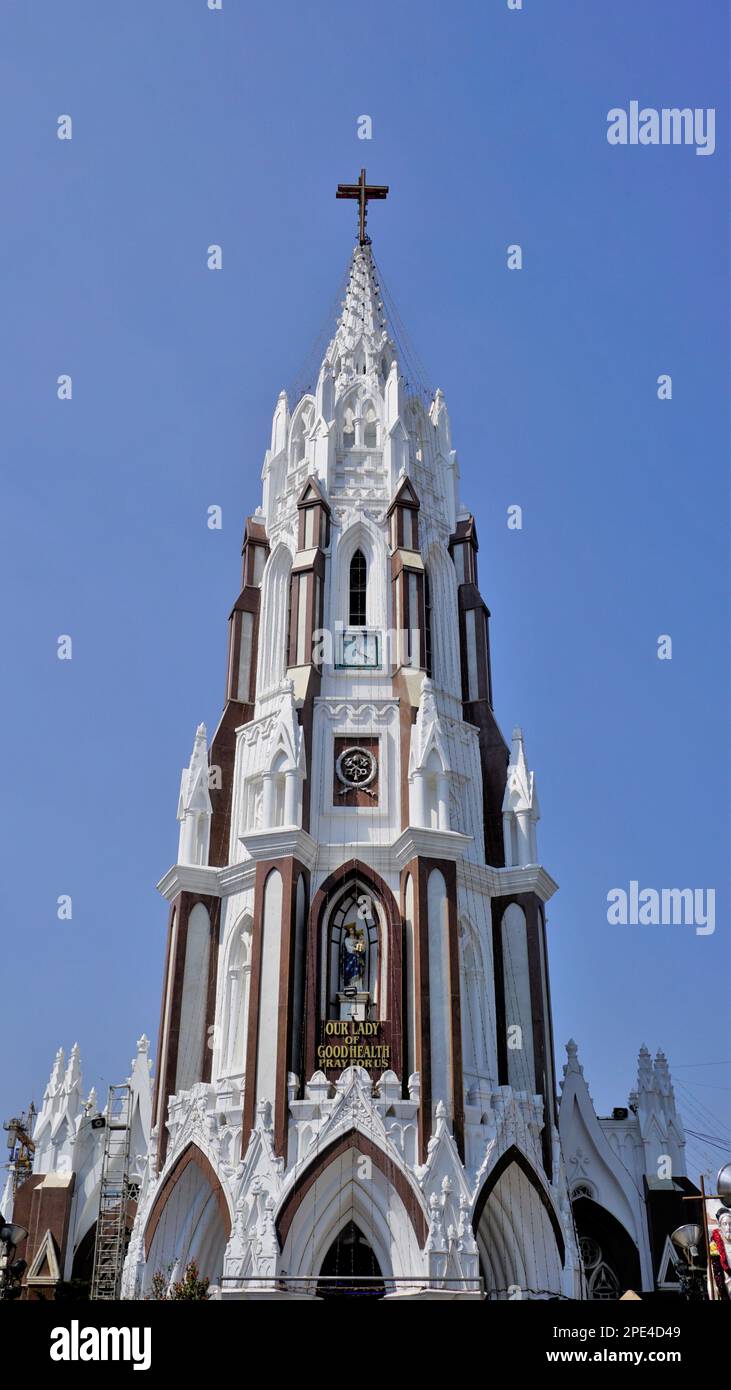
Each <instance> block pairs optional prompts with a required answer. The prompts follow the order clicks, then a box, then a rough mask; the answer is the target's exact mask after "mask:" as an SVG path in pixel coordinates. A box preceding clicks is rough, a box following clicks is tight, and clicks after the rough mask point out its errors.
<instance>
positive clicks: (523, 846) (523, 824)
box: [515, 811, 532, 864]
mask: <svg viewBox="0 0 731 1390" xmlns="http://www.w3.org/2000/svg"><path fill="white" fill-rule="evenodd" d="M515 821H516V825H517V829H518V863H519V864H530V863H532V859H531V835H530V811H517V812H516V815H515Z"/></svg>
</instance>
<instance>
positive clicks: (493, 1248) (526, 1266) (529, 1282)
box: [472, 1144, 566, 1299]
mask: <svg viewBox="0 0 731 1390" xmlns="http://www.w3.org/2000/svg"><path fill="white" fill-rule="evenodd" d="M472 1224H473V1229H474V1232H475V1239H476V1241H477V1245H478V1248H479V1252H480V1266H481V1269H482V1275H483V1278H484V1281H485V1288H486V1291H487V1296H488V1298H493V1299H509V1298H512V1297H514V1293H513V1291H514V1290H515V1289H520V1290H521V1291H522V1294H523V1296H527V1297H530V1298H547V1297H554V1296H556V1295H558V1294H560V1292H561V1288H562V1270H563V1267H564V1265H565V1261H566V1246H565V1242H564V1238H563V1232H562V1230H561V1224H560V1222H559V1219H558V1214H557V1212H556V1209H555V1207H554V1204H553V1201H552V1199H551V1196H550V1194H549V1192H548V1191H547V1189H546V1187H545V1186H544V1185H543V1183H542V1181H541V1178H540V1174H539V1173H538V1171H537V1170H536V1169H535V1168H534V1167H533V1165H532V1164H531V1163H530V1161H529V1160H528V1159H527V1158H526V1156H525V1154H524V1153H523V1152H522V1150H521V1149H519V1148H518V1147H517V1145H515V1144H513V1145H511V1146H510V1148H508V1149H506V1150H505V1152H504V1153H503V1154H501V1156H500V1158H499V1159H498V1161H497V1163H496V1164H495V1165H494V1167H493V1168H492V1169H491V1170H490V1173H489V1174H488V1176H487V1178H486V1179H485V1182H484V1183H483V1186H482V1188H481V1189H480V1193H479V1195H478V1198H477V1201H476V1203H475V1209H474V1215H473V1221H472Z"/></svg>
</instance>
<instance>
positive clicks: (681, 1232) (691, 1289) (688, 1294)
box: [670, 1223, 708, 1303]
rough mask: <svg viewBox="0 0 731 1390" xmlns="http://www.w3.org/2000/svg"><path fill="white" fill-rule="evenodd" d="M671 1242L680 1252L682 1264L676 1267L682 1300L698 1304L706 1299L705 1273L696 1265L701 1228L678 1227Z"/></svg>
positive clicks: (693, 1225) (700, 1240) (700, 1242)
mask: <svg viewBox="0 0 731 1390" xmlns="http://www.w3.org/2000/svg"><path fill="white" fill-rule="evenodd" d="M670 1239H671V1241H672V1242H673V1245H674V1246H675V1249H676V1250H678V1251H679V1252H680V1255H681V1257H682V1260H683V1263H682V1264H678V1265H676V1269H677V1272H678V1279H679V1281H680V1288H681V1292H682V1296H683V1298H687V1299H688V1300H689V1302H691V1303H700V1302H703V1301H704V1300H705V1299H706V1298H707V1296H708V1295H707V1293H706V1272H705V1269H704V1268H703V1265H700V1264H696V1263H695V1259H696V1258H697V1256H698V1247H699V1246H700V1245H702V1243H703V1228H702V1226H697V1225H695V1224H694V1223H692V1224H689V1225H687V1226H678V1228H677V1230H675V1231H673V1233H672V1235H671V1237H670Z"/></svg>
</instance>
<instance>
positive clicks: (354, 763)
mask: <svg viewBox="0 0 731 1390" xmlns="http://www.w3.org/2000/svg"><path fill="white" fill-rule="evenodd" d="M335 771H336V773H337V776H338V780H339V781H340V782H342V783H343V784H344V786H346V787H352V788H354V789H357V788H358V787H367V786H368V784H369V782H372V781H373V778H374V777H375V775H376V772H377V771H378V763H377V762H376V760H375V758H374V756H373V754H372V753H371V751H370V749H369V748H344V749H343V751H342V753H341V754H340V757H339V758H338V760H337V762H336V764H335Z"/></svg>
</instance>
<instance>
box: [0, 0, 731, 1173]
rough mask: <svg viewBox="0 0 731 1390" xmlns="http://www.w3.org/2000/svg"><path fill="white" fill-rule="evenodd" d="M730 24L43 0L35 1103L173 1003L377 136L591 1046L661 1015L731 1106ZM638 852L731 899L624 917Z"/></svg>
mask: <svg viewBox="0 0 731 1390" xmlns="http://www.w3.org/2000/svg"><path fill="white" fill-rule="evenodd" d="M727 29H728V15H727V7H726V4H725V3H724V0H706V2H705V3H704V4H703V5H702V6H699V5H698V4H697V3H692V2H691V0H685V3H682V2H681V0H675V3H674V4H673V6H672V15H670V13H669V10H668V6H667V4H666V3H663V0H644V3H643V4H642V5H637V3H636V0H615V3H614V4H612V5H601V6H600V5H597V4H592V5H588V4H586V3H585V0H583V3H582V0H551V3H550V4H549V3H547V0H542V3H541V2H539V0H525V4H524V9H523V10H522V11H519V12H515V11H511V10H509V9H508V7H507V5H506V4H505V3H503V0H481V3H472V0H469V3H456V4H454V5H451V6H449V7H447V6H445V5H443V4H437V3H433V0H421V3H419V4H418V5H417V4H415V3H414V2H413V0H409V3H404V4H402V5H397V6H394V5H389V4H384V3H380V2H379V0H376V3H372V4H371V5H369V6H368V7H367V9H366V10H364V9H363V7H362V6H355V5H347V6H337V7H336V6H332V5H326V4H324V3H322V4H312V3H310V4H306V3H297V4H295V3H290V2H289V0H288V2H287V3H282V0H278V3H273V4H271V5H267V6H263V5H262V6H252V5H245V4H243V3H238V2H237V0H224V6H223V10H222V11H221V12H220V13H218V12H211V11H209V10H208V9H207V6H206V3H205V0H155V4H154V5H149V4H147V3H143V2H142V0H134V2H133V3H128V4H126V5H124V6H113V7H109V6H92V5H89V4H82V3H80V2H79V0H67V2H66V3H64V4H61V5H59V4H57V3H55V0H54V3H50V0H43V2H42V3H40V2H39V3H35V4H34V5H32V6H30V5H27V4H24V3H20V0H17V2H16V3H12V0H10V2H9V3H6V5H5V6H4V7H3V13H2V17H1V18H0V55H1V56H0V65H1V75H2V82H1V83H0V93H1V95H0V103H1V107H2V125H3V130H4V132H5V139H4V151H3V155H4V158H3V166H4V167H3V184H4V195H5V196H4V205H5V215H4V218H3V225H2V230H1V231H0V236H1V237H2V251H3V255H2V262H3V266H4V271H5V284H4V307H5V312H4V332H3V335H2V348H1V349H0V350H1V351H2V358H3V361H2V372H1V383H2V395H3V400H2V421H3V435H4V439H3V455H4V459H5V468H4V486H3V503H4V505H3V543H2V564H3V570H4V574H3V594H4V597H5V604H4V614H3V636H4V641H3V646H4V656H5V662H4V667H5V676H4V680H3V687H2V708H3V715H4V718H3V730H4V758H3V762H4V788H5V793H4V796H3V797H2V817H3V829H2V843H3V848H4V862H5V868H4V872H3V875H2V881H1V887H0V891H1V893H2V924H3V934H4V944H3V964H4V972H3V973H4V977H5V981H6V991H7V995H8V1000H9V1002H8V1003H6V1007H5V1037H6V1046H5V1048H4V1057H5V1062H4V1066H3V1068H2V1084H1V1087H0V1105H1V1108H2V1117H3V1118H4V1117H6V1116H7V1115H8V1114H9V1113H13V1112H14V1111H17V1110H18V1109H19V1108H20V1107H21V1106H24V1105H25V1104H26V1103H27V1101H28V1100H29V1099H30V1098H31V1096H33V1097H34V1098H35V1100H36V1103H38V1102H39V1101H40V1097H41V1094H42V1090H43V1086H44V1084H45V1081H46V1078H47V1076H48V1072H49V1069H50V1065H51V1061H52V1057H53V1053H54V1051H55V1049H56V1047H57V1046H58V1045H59V1043H63V1044H64V1045H65V1046H66V1047H67V1048H68V1047H69V1046H70V1044H71V1043H72V1042H73V1041H74V1040H75V1039H78V1041H79V1043H80V1045H81V1049H82V1060H83V1062H84V1072H85V1080H86V1081H87V1084H90V1083H91V1082H92V1081H95V1082H96V1083H97V1084H98V1085H99V1086H100V1087H103V1086H105V1085H106V1084H107V1083H108V1082H109V1081H117V1080H119V1079H120V1078H121V1077H122V1076H123V1075H124V1074H125V1073H126V1070H127V1065H128V1061H129V1058H130V1057H131V1055H132V1052H133V1047H134V1041H135V1039H136V1037H137V1036H138V1035H139V1033H141V1032H142V1031H143V1030H145V1031H147V1032H148V1034H152V1035H153V1037H154V1035H155V1034H156V1029H157V1022H158V1009H159V997H160V985H161V971H162V958H163V949H164V938H165V925H166V909H165V905H164V904H163V902H162V900H161V899H159V897H158V896H157V895H156V893H155V890H154V884H155V882H156V881H157V880H158V879H159V877H160V876H161V875H162V873H163V872H164V871H165V870H166V869H167V868H168V866H169V865H170V863H171V862H172V860H173V858H174V855H175V852H176V847H177V826H176V822H175V809H176V798H177V789H178V781H179V774H180V768H181V767H182V766H183V764H184V763H185V762H186V761H187V758H188V755H189V752H190V748H191V746H192V739H193V733H194V730H195V726H196V724H197V722H198V721H199V720H200V719H204V720H205V721H206V722H207V724H208V725H209V727H212V726H215V722H216V720H217V717H218V713H219V709H220V702H221V699H222V695H223V684H224V667H225V649H226V617H227V613H228V609H229V607H230V603H231V601H232V599H233V598H234V597H235V595H236V592H237V584H238V578H239V551H240V539H241V528H242V522H243V518H244V516H245V515H246V514H247V513H248V512H251V511H252V510H253V509H254V507H255V506H256V505H257V503H258V501H259V497H260V482H259V473H260V467H261V462H262V457H263V452H264V448H265V447H266V445H267V443H268V439H269V429H270V418H271V411H272V408H273V405H274V402H275V400H276V396H277V393H278V391H279V390H280V388H281V387H282V386H283V385H286V384H287V383H289V382H290V381H291V380H292V379H293V378H295V377H296V376H297V373H298V370H299V367H300V364H301V362H302V361H303V359H305V358H306V357H307V354H308V351H309V349H310V347H311V344H312V342H313V340H314V339H315V337H316V335H317V334H318V332H319V331H320V329H321V327H322V324H323V320H324V319H325V317H326V314H327V311H328V309H329V307H330V305H331V304H332V301H333V297H334V295H335V293H336V291H337V287H338V283H339V281H340V278H341V275H342V272H343V269H344V267H345V264H346V262H347V259H348V256H349V253H350V249H351V246H352V240H353V235H352V234H353V210H352V207H351V206H349V205H343V204H338V203H336V202H335V198H334V191H335V185H336V183H337V182H338V181H339V180H350V179H354V178H355V177H357V173H358V170H359V168H360V166H361V164H363V163H365V165H366V167H367V169H368V173H369V176H370V177H372V178H373V179H375V180H376V181H378V182H387V183H389V184H390V186H391V190H392V192H391V195H390V197H389V200H388V202H387V203H386V204H385V205H384V204H381V205H375V206H374V207H373V209H372V211H371V215H370V224H369V225H370V231H371V233H372V235H373V240H374V250H375V254H376V257H377V260H378V262H379V264H380V266H381V268H382V270H383V274H384V276H385V280H386V283H387V285H388V287H389V289H390V291H391V293H392V294H393V295H394V298H395V300H396V302H397V304H398V307H399V310H400V314H401V317H402V319H403V320H404V322H405V324H406V325H407V329H408V333H409V337H410V339H411V341H412V342H413V343H414V344H415V345H416V348H417V349H418V352H419V354H420V356H421V358H422V359H423V361H424V362H425V364H426V367H427V370H428V373H429V377H430V380H431V382H432V383H433V384H435V385H440V386H441V387H442V389H443V390H444V391H445V393H446V397H447V401H448V404H449V408H450V414H451V418H452V424H453V433H454V437H455V442H456V444H457V447H458V450H459V455H460V461H461V469H462V479H463V495H464V498H465V501H466V502H467V503H468V505H469V506H470V507H471V509H472V510H473V511H474V513H475V515H476V518H477V524H478V531H479V536H480V543H481V548H480V583H481V588H482V591H483V594H484V596H485V598H486V601H487V602H488V604H489V606H490V608H491V610H492V614H493V620H492V641H493V671H494V683H495V699H496V713H497V716H498V719H499V721H500V723H501V726H502V728H503V730H504V731H505V732H506V733H507V734H509V732H510V729H511V727H512V725H513V724H514V723H516V722H520V723H521V724H522V725H523V727H524V730H525V735H526V744H527V751H528V756H529V760H530V762H531V764H532V766H534V767H535V769H536V772H537V777H538V787H539V793H540V798H541V805H542V812H543V820H542V821H541V824H540V827H539V834H540V841H539V843H540V851H541V857H542V859H543V862H544V863H545V864H546V866H547V868H548V869H549V870H550V872H551V873H552V874H553V875H554V876H555V878H556V879H557V880H558V881H559V883H560V885H561V891H560V893H559V894H558V895H557V896H556V898H555V899H554V901H553V903H552V904H551V906H550V915H549V935H550V966H551V980H552V990H553V1000H554V1013H555V1026H556V1042H557V1049H558V1054H559V1055H558V1065H559V1073H560V1068H561V1064H562V1061H563V1043H564V1042H565V1041H566V1040H567V1039H568V1038H569V1037H570V1036H571V1035H573V1036H574V1037H576V1039H577V1040H578V1042H579V1046H580V1056H581V1058H582V1060H583V1063H584V1067H585V1072H586V1075H587V1078H588V1080H589V1083H590V1088H591V1091H592V1094H593V1096H594V1099H595V1101H596V1103H597V1106H598V1108H599V1109H600V1111H601V1112H602V1113H606V1111H607V1110H608V1109H609V1108H610V1107H611V1106H612V1105H615V1104H622V1103H625V1102H626V1095H627V1091H628V1088H629V1086H630V1085H631V1084H632V1082H633V1079H634V1071H635V1062H636V1054H637V1050H638V1048H639V1045H640V1043H642V1042H646V1043H647V1045H648V1046H649V1047H650V1048H651V1049H652V1050H653V1051H654V1050H655V1049H656V1048H657V1047H660V1046H661V1047H663V1048H664V1049H665V1051H666V1052H667V1054H668V1056H669V1059H670V1063H671V1068H673V1070H674V1071H675V1074H676V1077H677V1079H678V1080H681V1081H682V1082H683V1086H682V1087H679V1088H678V1095H679V1099H680V1100H681V1102H682V1103H683V1105H684V1107H685V1105H686V1100H687V1102H688V1106H690V1105H692V1106H693V1107H694V1109H693V1111H692V1112H691V1111H690V1109H687V1110H686V1122H687V1123H688V1124H689V1125H691V1126H692V1127H693V1128H695V1129H698V1130H703V1131H704V1132H707V1133H713V1134H716V1135H721V1134H724V1133H727V1131H728V1087H729V1084H730V1083H729V1071H728V1069H727V1068H726V1069H725V1068H724V1067H722V1066H719V1065H715V1064H717V1063H719V1062H722V1061H724V1060H725V1059H728V1057H729V1055H730V1054H729V1042H728V1033H729V1010H728V999H729V990H728V981H729V976H730V971H729V935H728V869H727V852H728V830H729V825H728V819H729V817H728V811H729V782H728V709H729V703H728V696H729V689H728V635H727V634H728V601H729V560H728V458H727V451H728V403H727V387H728V330H729V312H728V302H729V301H728V220H727V204H726V195H727V186H728V143H727V134H726V131H727V123H728V113H727V106H726V102H727V95H726V93H727V74H726V66H727ZM633 99H636V100H639V102H640V103H641V105H649V106H655V107H658V108H660V107H662V106H686V105H688V106H693V107H695V106H698V107H703V108H706V107H715V108H716V110H717V148H716V152H715V154H713V155H712V156H710V157H699V156H697V155H696V154H695V152H694V150H693V149H692V148H687V147H669V148H668V147H641V146H638V147H626V148H625V147H611V146H609V145H608V143H607V141H606V138H605V132H606V117H607V112H608V110H609V109H610V108H612V107H615V106H628V104H629V102H630V101H631V100H633ZM364 113H365V114H369V115H370V116H371V118H372V121H373V139H372V141H371V142H370V143H367V142H364V141H360V140H358V139H357V137H356V122H357V118H358V116H359V115H361V114H364ZM61 114H70V115H71V116H72V118H73V140H72V141H67V142H62V141H59V140H58V139H57V138H56V125H57V119H58V116H59V115H61ZM214 242H215V243H219V244H220V245H221V246H222V247H223V271H222V272H220V273H212V272H210V271H208V270H207V269H206V248H207V247H208V245H209V244H211V243H214ZM515 242H518V243H520V244H521V245H522V247H523V253H524V268H523V270H522V271H521V272H519V273H515V272H513V273H510V272H508V271H507V270H506V268H505V249H506V247H507V245H509V244H511V243H515ZM66 372H68V373H70V374H71V375H72V377H73V400H72V401H71V402H70V403H61V402H59V401H58V400H57V398H56V380H57V377H58V376H59V375H60V374H61V373H66ZM664 372H668V373H671V374H672V378H673V399H672V401H670V402H660V401H658V399H657V394H656V391H657V387H656V381H657V377H658V375H659V374H660V373H664ZM213 503H216V504H218V505H220V506H222V508H223V522H224V524H223V529H222V530H221V531H220V532H215V531H214V532H212V531H210V530H209V529H208V528H207V527H206V514H207V508H208V507H209V506H210V505H211V504H213ZM514 503H519V504H520V505H521V506H522V507H523V512H524V526H523V530H522V531H521V532H515V531H509V530H508V528H507V526H506V509H507V507H508V506H509V505H511V504H514ZM60 633H69V634H71V635H72V637H73V643H74V657H73V660H72V661H71V662H59V661H58V660H57V658H56V643H57V638H58V635H59V634H60ZM661 633H669V634H670V635H671V636H672V639H673V659H672V661H670V662H661V661H658V659H657V656H656V650H657V638H658V635H659V634H661ZM631 879H638V880H639V881H640V882H641V885H642V886H651V887H656V888H658V889H659V888H662V887H673V886H678V887H684V886H692V887H700V888H704V889H705V888H711V887H713V888H715V890H716V895H717V908H716V920H717V927H716V931H715V934H714V935H713V936H710V937H705V938H703V937H698V936H696V935H695V933H694V931H693V929H692V927H674V928H672V927H645V928H640V927H610V926H609V925H608V923H607V920H606V894H607V892H608V890H609V889H610V888H612V887H617V886H619V887H622V886H624V887H626V886H627V885H628V884H629V881H630V880H631ZM63 893H69V894H71V895H72V898H73V919H72V921H71V922H67V923H62V922H59V921H58V920H57V917H56V901H57V898H58V896H59V894H63ZM8 983H9V985H10V988H9V989H8ZM8 1038H10V1039H11V1040H12V1041H11V1043H10V1045H8V1042H7V1040H8ZM711 1063H713V1064H714V1065H707V1064H711ZM676 1069H677V1070H676ZM689 1084H690V1085H691V1090H690V1091H688V1090H687V1089H686V1087H687V1086H688V1085H689ZM723 1088H725V1089H723ZM699 1106H700V1107H702V1108H701V1109H698V1107H699ZM714 1124H715V1128H714V1127H713V1126H714ZM699 1147H700V1146H699V1145H697V1144H696V1145H695V1146H694V1149H693V1151H691V1152H690V1153H689V1158H690V1162H691V1168H692V1169H693V1170H694V1171H695V1170H696V1169H697V1168H698V1166H699V1163H700V1162H701V1160H702V1161H703V1162H706V1161H708V1162H709V1163H710V1164H711V1166H713V1165H714V1164H715V1156H714V1155H715V1151H713V1150H711V1151H708V1150H704V1153H705V1157H704V1156H703V1154H701V1153H699ZM719 1156H720V1155H719Z"/></svg>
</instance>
